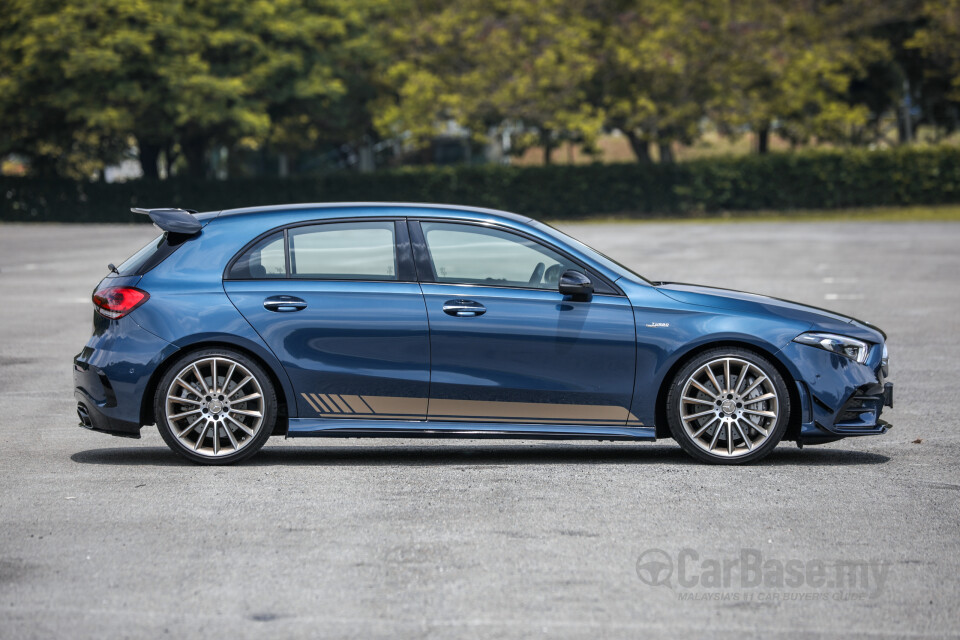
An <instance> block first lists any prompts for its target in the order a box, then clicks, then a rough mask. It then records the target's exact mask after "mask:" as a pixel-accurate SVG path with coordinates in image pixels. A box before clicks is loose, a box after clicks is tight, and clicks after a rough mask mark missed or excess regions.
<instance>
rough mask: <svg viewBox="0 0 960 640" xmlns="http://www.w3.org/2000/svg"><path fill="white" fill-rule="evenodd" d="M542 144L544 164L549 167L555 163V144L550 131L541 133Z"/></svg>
mask: <svg viewBox="0 0 960 640" xmlns="http://www.w3.org/2000/svg"><path fill="white" fill-rule="evenodd" d="M540 144H542V145H543V164H544V165H545V166H548V167H549V166H550V165H551V164H552V163H553V144H552V141H551V140H550V132H549V131H543V132H542V133H541V134H540Z"/></svg>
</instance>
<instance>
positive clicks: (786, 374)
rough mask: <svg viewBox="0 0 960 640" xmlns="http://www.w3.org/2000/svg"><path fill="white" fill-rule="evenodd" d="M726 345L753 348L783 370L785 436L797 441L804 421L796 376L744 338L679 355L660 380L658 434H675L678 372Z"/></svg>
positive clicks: (776, 358) (778, 359) (705, 346)
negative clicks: (670, 405)
mask: <svg viewBox="0 0 960 640" xmlns="http://www.w3.org/2000/svg"><path fill="white" fill-rule="evenodd" d="M723 347H736V348H738V349H746V350H747V351H752V352H753V353H755V354H757V355H758V356H761V357H763V358H766V359H767V360H769V361H770V363H771V364H773V366H774V367H776V369H777V373H779V374H780V375H781V377H783V380H784V381H785V382H786V386H787V392H788V393H789V396H790V407H791V409H790V422H789V424H788V425H787V431H786V433H785V434H784V436H783V439H784V440H796V439H797V436H798V435H799V433H800V421H801V413H802V412H801V410H800V393H799V391H798V390H797V385H796V378H795V377H794V375H793V374H792V373H791V372H790V369H789V368H788V367H787V365H785V364H784V363H783V361H782V360H781V359H780V358H779V357H778V356H777V354H776V353H775V352H773V351H770V350H769V349H764V348H762V347H758V346H757V345H756V344H754V343H752V342H745V341H742V340H718V341H716V342H706V343H704V344H701V345H697V346H696V347H694V348H693V349H690V350H689V351H687V352H686V353H684V354H683V355H682V356H680V357H679V358H677V360H676V361H675V362H674V363H673V364H672V365H671V366H670V369H669V370H668V371H667V372H666V374H664V376H663V379H662V380H661V381H660V388H659V389H658V391H657V403H656V406H655V409H654V411H655V414H654V415H655V420H656V422H655V423H654V425H655V427H656V437H657V438H671V437H672V436H671V434H670V426H669V424H668V423H667V394H668V393H669V392H670V385H671V383H672V382H673V379H674V377H676V375H677V372H678V371H680V369H682V368H683V366H684V365H686V364H687V363H688V362H690V361H691V360H692V359H694V358H696V357H697V356H699V355H700V354H701V353H703V352H705V351H709V350H710V349H716V348H723Z"/></svg>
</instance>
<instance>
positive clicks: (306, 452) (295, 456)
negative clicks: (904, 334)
mask: <svg viewBox="0 0 960 640" xmlns="http://www.w3.org/2000/svg"><path fill="white" fill-rule="evenodd" d="M786 447H791V445H786ZM70 459H71V460H73V461H74V462H77V463H80V464H105V465H116V466H124V465H160V466H164V465H174V466H186V465H192V464H193V463H191V462H188V461H186V460H184V459H183V458H181V457H179V456H177V455H176V454H174V453H173V452H172V451H170V450H169V449H167V448H165V447H130V448H122V447H114V448H109V449H88V450H86V451H78V452H77V453H74V454H73V455H71V456H70ZM889 460H890V458H889V457H887V456H884V455H880V454H876V453H868V452H865V451H855V450H843V449H812V448H806V449H803V450H802V451H801V450H800V449H796V448H780V449H776V450H774V452H773V453H771V454H770V455H769V456H768V457H766V458H764V459H763V460H761V461H760V462H757V463H755V465H757V466H764V467H767V466H785V465H804V466H811V465H813V466H825V467H833V466H844V465H868V464H883V463H885V462H888V461H889ZM239 464H241V465H243V466H287V465H322V466H405V465H406V466H435V465H436V466H439V465H491V464H493V465H505V464H512V465H538V464H608V465H620V464H637V465H640V464H646V465H650V464H659V465H676V464H681V465H696V464H700V463H699V462H697V461H695V460H693V459H692V458H690V457H689V456H687V455H686V454H684V453H683V451H681V450H680V448H679V447H676V446H659V445H641V446H623V445H621V446H605V445H577V444H570V445H556V444H546V445H537V446H530V445H509V444H505V445H483V446H468V447H458V446H456V445H443V444H440V445H434V446H422V445H418V446H409V445H393V446H380V445H377V446H333V447H324V446H303V447H273V448H271V447H270V446H269V445H268V446H267V447H265V448H264V449H263V450H262V451H260V452H259V453H258V454H256V455H255V456H254V457H253V458H251V459H250V460H247V461H244V462H241V463H239Z"/></svg>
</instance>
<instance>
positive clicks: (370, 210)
mask: <svg viewBox="0 0 960 640" xmlns="http://www.w3.org/2000/svg"><path fill="white" fill-rule="evenodd" d="M317 209H331V210H342V209H356V210H357V211H356V214H357V215H358V216H376V215H382V212H381V211H380V210H381V209H421V210H422V209H433V210H435V211H451V212H457V213H461V214H467V215H464V216H463V217H464V218H474V217H485V216H497V217H499V218H505V219H508V220H513V221H515V222H529V221H531V220H532V218H530V217H529V216H522V215H520V214H517V213H510V212H509V211H499V210H497V209H485V208H483V207H468V206H464V205H456V204H427V203H420V202H314V203H302V204H278V205H269V206H263V207H243V208H240V209H224V210H223V211H221V212H219V213H218V214H216V215H215V216H210V217H216V218H218V219H219V218H224V217H232V216H242V215H248V214H263V213H272V212H278V213H280V212H283V213H290V212H295V211H299V210H303V211H316V210H317ZM208 215H209V214H208Z"/></svg>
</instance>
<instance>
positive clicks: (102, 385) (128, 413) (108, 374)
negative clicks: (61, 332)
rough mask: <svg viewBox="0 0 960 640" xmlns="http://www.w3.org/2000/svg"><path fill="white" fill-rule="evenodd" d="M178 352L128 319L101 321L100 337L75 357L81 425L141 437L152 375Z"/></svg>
mask: <svg viewBox="0 0 960 640" xmlns="http://www.w3.org/2000/svg"><path fill="white" fill-rule="evenodd" d="M176 350H177V348H176V347H175V346H173V345H172V344H170V343H169V342H167V341H165V340H162V339H161V338H158V337H157V336H155V335H153V334H152V333H150V332H149V331H145V330H144V329H141V328H140V326H139V325H137V323H135V322H134V321H133V320H131V319H130V318H128V317H125V318H120V319H119V320H113V321H110V322H109V323H104V322H98V323H96V325H95V332H94V335H93V336H92V337H91V338H90V340H89V341H88V342H87V344H86V346H85V347H84V348H83V350H82V351H80V353H78V354H77V356H76V357H75V358H74V359H73V384H74V397H75V398H76V400H77V414H78V418H79V420H80V426H81V427H84V428H86V429H91V430H93V431H99V432H101V433H109V434H111V435H116V436H123V437H127V438H139V437H140V427H141V426H142V425H143V424H144V421H143V411H142V408H143V406H144V405H143V402H144V397H145V394H147V392H148V390H149V384H150V381H151V377H152V376H153V373H154V372H155V371H156V370H157V367H158V366H160V363H162V362H163V361H164V360H165V359H166V358H167V357H169V356H170V355H171V354H172V353H174V352H175V351H176Z"/></svg>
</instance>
